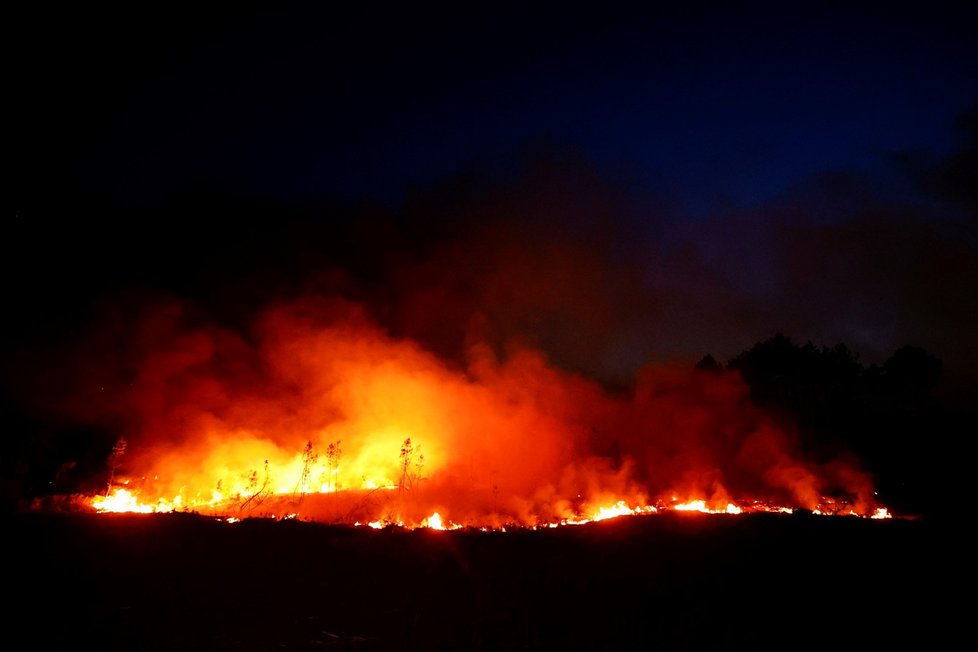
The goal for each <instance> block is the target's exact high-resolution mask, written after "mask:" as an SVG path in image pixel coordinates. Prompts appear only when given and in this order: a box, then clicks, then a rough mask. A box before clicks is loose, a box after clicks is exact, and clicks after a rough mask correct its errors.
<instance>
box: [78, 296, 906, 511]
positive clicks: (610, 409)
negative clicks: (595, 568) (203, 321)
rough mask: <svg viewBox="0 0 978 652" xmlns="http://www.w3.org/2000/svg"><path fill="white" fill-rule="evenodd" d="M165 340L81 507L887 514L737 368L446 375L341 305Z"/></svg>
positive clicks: (538, 365)
mask: <svg viewBox="0 0 978 652" xmlns="http://www.w3.org/2000/svg"><path fill="white" fill-rule="evenodd" d="M324 315H325V316H324ZM171 321H172V319H171ZM154 328H157V327H155V326H154ZM173 328H174V329H175V330H174V332H169V333H166V332H165V333H164V334H163V335H161V336H159V337H160V339H159V341H157V342H155V343H153V345H152V346H151V345H148V344H145V343H144V344H143V345H141V346H142V348H141V349H140V350H141V351H143V350H144V349H145V351H148V353H144V354H143V356H144V357H143V358H141V359H140V360H138V361H135V362H134V363H133V368H137V369H139V372H138V374H137V375H136V378H135V380H134V381H133V383H132V385H131V390H129V391H128V393H127V394H126V395H124V396H123V397H122V398H121V399H120V400H118V401H114V402H112V403H111V404H108V405H105V406H102V407H103V409H105V410H109V414H110V415H111V416H112V417H113V419H114V420H115V421H116V422H121V423H124V424H125V425H126V426H127V432H128V433H129V434H127V437H126V439H125V440H123V439H122V438H121V437H120V438H119V441H118V443H117V444H116V446H115V447H114V448H113V449H112V455H111V457H110V459H109V464H108V466H109V473H108V476H109V482H108V487H107V490H106V491H105V492H104V493H103V495H99V496H95V497H88V498H83V499H82V502H83V503H84V506H85V507H86V508H89V509H93V510H95V511H98V512H119V511H129V512H142V513H154V512H172V511H189V512H197V513H201V514H206V515H209V516H215V517H220V518H223V519H225V520H227V519H230V518H235V519H242V518H248V517H259V518H260V517H270V518H279V519H282V518H299V519H303V520H315V521H320V522H330V523H351V524H365V525H368V526H369V527H375V528H377V527H387V526H400V527H408V528H417V527H427V528H430V529H451V528H455V527H463V526H464V527H479V528H483V527H484V528H488V529H502V528H505V527H554V526H559V525H576V524H581V523H589V522H593V521H602V520H607V519H611V518H616V517H621V516H636V515H650V514H655V513H662V512H671V511H678V512H705V513H710V514H728V515H736V514H742V513H752V512H782V513H791V512H792V511H794V510H796V509H804V510H808V511H811V512H813V513H816V514H833V515H846V514H854V515H857V516H872V517H873V518H887V517H889V513H888V512H887V511H886V509H885V508H882V507H880V506H879V505H877V504H876V503H875V501H874V499H873V487H872V484H871V482H870V481H869V479H868V475H867V474H865V473H862V472H861V471H860V470H859V469H858V468H855V467H853V466H852V465H851V464H850V463H849V462H848V461H843V460H835V461H832V462H830V463H814V462H811V461H808V460H805V459H804V458H803V457H802V455H801V452H800V451H801V447H800V446H798V445H797V444H796V434H795V433H792V432H791V431H790V430H786V429H784V428H783V427H781V426H778V425H776V424H775V423H774V422H773V421H772V420H770V419H769V418H768V417H767V416H766V415H765V414H764V413H763V412H761V411H760V410H759V409H758V408H757V407H756V406H754V405H753V404H752V403H751V401H750V396H749V392H748V389H747V387H746V385H745V384H744V382H743V380H742V379H741V378H740V377H739V375H738V374H737V373H734V372H730V373H728V372H723V373H709V374H705V373H701V372H699V371H696V370H692V369H689V368H682V369H678V368H672V367H668V366H665V367H661V366H660V367H649V368H647V369H645V370H643V371H642V372H641V373H640V374H639V375H638V377H637V378H636V382H635V387H634V388H633V389H632V390H631V391H630V392H629V393H625V394H621V393H618V394H615V393H611V392H609V391H607V390H606V389H604V388H603V387H602V386H601V385H599V384H598V383H596V382H592V381H590V380H587V379H585V378H582V377H579V376H576V375H573V374H569V373H567V372H564V371H562V370H560V369H558V368H555V367H554V366H552V365H551V364H549V363H548V361H547V359H546V358H545V357H544V356H543V354H542V353H540V352H539V351H534V350H530V349H525V348H519V347H513V348H512V349H511V350H510V351H508V352H507V354H506V356H504V357H500V356H499V355H498V354H497V353H496V352H495V351H494V350H493V349H492V348H491V347H489V346H488V345H485V344H480V343H478V342H476V343H475V344H473V345H472V346H471V347H470V350H469V360H468V361H467V365H466V366H465V368H459V367H458V366H453V365H449V364H448V363H446V362H444V361H442V360H441V359H439V358H437V357H436V356H435V355H434V354H432V353H430V352H428V351H426V350H424V349H423V348H422V347H421V346H419V345H418V344H417V343H415V342H412V341H410V340H402V339H397V338H394V337H392V336H391V335H389V334H388V333H386V332H385V331H383V330H382V329H380V328H379V327H378V326H376V325H375V324H373V323H371V322H370V320H369V319H367V318H366V317H365V316H364V314H363V313H362V312H361V311H359V310H358V309H357V308H356V307H355V306H349V305H346V304H342V303H340V304H337V303H329V304H328V305H326V306H325V307H324V306H321V305H318V304H311V305H310V304H307V303H301V302H300V303H299V304H298V305H293V306H284V307H279V308H276V309H274V310H270V311H268V313H267V314H266V315H265V316H264V317H263V319H262V320H260V323H259V324H258V325H257V326H256V327H255V334H254V337H253V341H246V340H244V339H243V338H240V337H239V336H237V335H235V334H234V333H229V332H226V331H222V330H220V329H208V328H204V329H200V328H198V327H195V328H196V330H195V329H192V328H189V327H186V326H184V325H182V324H180V323H179V321H178V322H177V323H176V324H175V325H173ZM153 332H154V333H155V332H156V331H153ZM119 410H121V412H119ZM113 411H115V412H113ZM103 421H107V422H110V421H111V420H110V419H103ZM826 495H831V496H836V497H837V498H832V499H829V498H823V496H826ZM449 516H450V517H451V519H449Z"/></svg>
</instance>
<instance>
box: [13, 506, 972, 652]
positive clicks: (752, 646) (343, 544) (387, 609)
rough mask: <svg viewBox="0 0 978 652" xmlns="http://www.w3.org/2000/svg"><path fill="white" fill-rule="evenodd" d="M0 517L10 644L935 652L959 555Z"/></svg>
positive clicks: (821, 522)
mask: <svg viewBox="0 0 978 652" xmlns="http://www.w3.org/2000/svg"><path fill="white" fill-rule="evenodd" d="M6 520H7V527H6V528H5V538H6V540H7V544H8V545H7V546H6V548H7V550H8V553H7V554H8V555H9V556H8V568H7V571H6V573H5V575H6V577H5V578H4V579H5V585H6V589H7V590H6V594H7V598H8V604H11V603H12V605H13V608H12V609H10V608H9V607H8V608H7V609H6V610H5V614H6V615H7V616H8V617H11V619H10V622H9V623H7V625H6V632H7V633H8V635H9V636H10V640H14V641H18V640H20V641H22V643H20V644H18V645H17V646H15V647H17V648H18V649H38V650H40V649H44V650H55V649H64V650H78V649H98V650H540V649H559V650H633V649H647V650H686V649H688V650H702V649H712V650H732V649H742V650H757V649H778V650H783V649H819V648H831V649H852V648H857V647H863V648H866V649H872V650H880V649H887V648H894V649H907V648H908V647H913V646H917V645H921V646H926V647H927V648H928V649H935V648H936V649H948V648H950V647H952V644H953V643H952V642H954V641H956V640H957V639H958V638H959V636H961V635H962V634H963V633H965V632H966V625H967V624H968V619H969V618H970V616H968V612H969V608H966V605H967V604H970V599H969V598H967V595H970V594H971V592H972V586H971V583H970V582H971V580H970V575H971V573H970V571H969V570H968V569H970V568H971V562H970V559H968V560H967V564H966V563H965V558H964V557H963V556H962V554H961V551H963V550H966V549H967V548H968V545H967V541H964V540H961V539H959V538H957V537H951V536H948V532H947V531H946V529H945V528H944V527H943V526H942V525H941V524H939V523H935V522H933V521H927V520H916V521H908V520H892V521H882V522H881V521H869V520H861V519H855V518H849V517H819V516H813V515H810V514H804V515H800V514H795V515H791V516H787V515H773V514H754V515H749V516H736V517H729V516H724V515H716V516H708V515H702V514H667V515H654V516H646V517H633V518H620V519H614V520H611V521H604V522H600V523H594V524H590V525H586V526H580V527H566V528H559V529H555V530H543V531H509V532H505V533H503V532H478V531H464V530H462V531H455V532H434V531H425V530H418V531H400V530H396V529H388V530H383V531H375V530H370V529H368V528H353V527H345V526H331V525H322V524H314V523H305V522H299V521H279V522H276V521H270V520H247V521H243V522H240V523H236V524H233V525H229V524H226V523H221V522H217V521H215V520H214V519H211V518H207V517H203V516H196V515H190V514H170V515H151V516H139V515H101V516H96V515H90V514H89V515H84V514H42V513H24V514H15V515H8V517H7V518H6ZM969 554H970V553H969ZM962 591H963V592H964V596H962V597H961V598H957V597H955V596H956V595H958V594H960V593H961V592H962ZM969 638H970V637H969ZM965 640H967V639H965ZM4 647H8V646H6V645H5V646H4ZM8 649H11V648H9V647H8Z"/></svg>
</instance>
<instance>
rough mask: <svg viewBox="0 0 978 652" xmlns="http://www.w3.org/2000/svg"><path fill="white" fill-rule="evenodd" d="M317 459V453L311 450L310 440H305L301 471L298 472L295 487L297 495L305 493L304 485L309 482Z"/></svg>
mask: <svg viewBox="0 0 978 652" xmlns="http://www.w3.org/2000/svg"><path fill="white" fill-rule="evenodd" d="M318 459H319V453H317V452H315V451H314V450H313V447H312V440H309V441H307V442H306V447H305V448H304V449H302V472H301V473H300V474H299V483H298V484H297V485H296V488H295V493H296V494H297V495H300V496H301V495H302V494H304V493H306V485H307V484H308V483H309V477H310V476H311V475H312V467H313V466H314V465H315V464H316V461H317V460H318Z"/></svg>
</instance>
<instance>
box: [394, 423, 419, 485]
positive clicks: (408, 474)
mask: <svg viewBox="0 0 978 652" xmlns="http://www.w3.org/2000/svg"><path fill="white" fill-rule="evenodd" d="M415 454H417V455H418V457H417V459H415V457H414V455H415ZM400 462H401V479H400V480H399V481H398V483H397V490H398V492H400V493H402V494H403V493H404V492H412V491H414V490H415V489H417V487H418V485H419V483H420V482H421V469H423V468H424V454H423V453H422V452H421V446H420V445H418V446H415V445H414V444H412V443H411V438H410V437H408V438H407V439H405V440H404V443H403V444H401V454H400ZM412 463H413V466H414V470H413V471H412V470H411V466H412Z"/></svg>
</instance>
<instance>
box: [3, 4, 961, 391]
mask: <svg viewBox="0 0 978 652" xmlns="http://www.w3.org/2000/svg"><path fill="white" fill-rule="evenodd" d="M782 4H783V3H778V4H771V5H763V4H757V3H747V4H738V5H737V6H729V5H728V4H727V3H712V4H706V3H677V4H676V6H664V7H661V8H655V9H649V8H645V9H642V10H641V11H638V10H636V9H635V8H634V7H631V6H625V5H618V4H615V3H612V4H610V5H607V6H604V5H602V6H600V7H597V6H593V7H591V8H589V9H588V10H586V11H585V10H568V8H567V7H561V6H554V7H550V8H547V9H544V8H535V9H526V8H523V9H519V10H509V9H505V8H499V7H495V6H492V5H486V6H483V7H470V6H466V7H464V8H460V9H458V10H454V11H452V10H449V11H446V10H437V11H436V10H433V9H431V10H429V9H424V8H419V7H415V6H414V5H411V6H410V7H400V8H396V9H386V8H381V7H380V6H373V5H370V6H368V7H364V8H362V9H360V10H344V11H343V12H340V11H339V10H336V9H334V8H332V7H327V6H326V5H321V4H318V3H267V4H265V3H227V4H224V3H221V4H219V5H217V6H211V5H210V4H209V3H208V5H207V6H203V5H188V6H187V7H182V8H175V7H174V6H173V5H172V4H169V3H149V4H146V3H139V4H138V7H131V6H127V7H119V6H113V7H111V8H108V7H92V6H89V5H77V6H70V7H59V8H57V9H53V8H49V7H39V6H30V7H21V8H18V9H15V10H14V14H13V15H11V16H10V17H8V21H7V25H8V31H9V32H10V33H11V35H12V39H8V40H9V47H10V49H9V51H8V56H7V58H8V62H10V65H9V66H8V73H7V75H6V77H5V81H4V85H5V87H6V88H5V91H6V92H5V97H6V101H5V108H6V110H7V111H8V113H7V118H6V124H7V139H6V142H7V145H6V147H5V150H6V152H7V161H8V177H7V178H8V183H7V184H6V185H7V189H8V190H7V193H6V201H5V209H6V216H5V220H4V223H5V224H4V231H5V235H4V238H3V249H4V267H3V282H4V301H5V303H6V309H5V311H4V312H5V314H6V316H5V318H4V322H5V324H4V347H5V350H6V351H7V354H5V358H6V359H7V364H6V365H5V366H6V367H7V372H8V373H7V378H8V386H11V385H10V384H11V383H12V386H16V387H17V388H18V389H20V388H22V387H23V385H24V383H27V381H25V380H23V379H24V378H25V373H26V372H25V369H34V370H37V369H43V370H44V374H43V375H44V378H45V380H44V381H38V382H41V384H44V383H50V382H53V381H51V378H52V376H56V375H58V374H57V372H56V371H54V370H55V369H57V368H58V367H57V365H59V364H61V365H64V364H67V363H66V362H65V361H66V360H68V359H69V358H68V357H67V356H68V355H69V354H68V352H69V351H71V350H72V349H73V348H74V347H77V346H79V342H82V341H84V337H85V336H86V334H87V333H90V332H91V331H92V330H98V328H99V324H103V323H105V322H104V319H105V314H106V313H110V314H115V315H117V316H118V314H120V311H121V314H128V313H126V311H127V310H135V308H131V306H133V305H140V304H141V303H145V302H148V301H153V300H156V299H157V298H158V297H172V296H176V297H180V298H181V299H187V300H189V301H192V302H194V304H195V305H196V306H198V307H199V309H200V310H201V311H202V313H204V314H205V315H206V318H207V319H213V320H217V321H220V322H222V323H226V324H232V325H234V324H238V323H247V320H248V318H249V315H250V314H252V313H253V312H254V311H256V310H258V309H259V307H260V306H263V305H266V304H268V303H269V302H271V301H274V300H275V299H276V298H277V297H282V296H294V295H297V294H301V293H308V292H322V293H325V294H340V295H343V296H346V297H349V298H352V299H354V300H357V301H362V302H364V303H365V304H366V305H368V306H370V309H371V310H372V313H373V315H374V316H375V318H376V319H377V320H378V321H379V322H380V323H382V324H383V325H384V326H385V327H386V328H388V329H389V330H390V331H391V332H392V333H393V334H394V335H406V336H410V337H413V338H415V339H417V340H418V341H419V342H421V343H422V345H424V346H425V347H427V348H430V349H432V350H434V351H436V352H437V353H438V354H440V355H443V356H445V357H447V358H451V357H452V356H459V355H460V351H461V349H462V348H464V343H465V341H466V338H467V337H468V335H469V334H471V329H472V328H473V323H476V322H478V323H481V324H483V326H482V328H483V329H484V330H485V333H487V334H488V335H487V337H489V338H490V339H494V340H495V341H498V342H505V341H507V340H509V339H512V338H514V337H518V338H521V339H524V340H526V341H529V342H530V343H531V344H533V345H535V346H537V347H539V348H541V349H542V350H544V351H546V352H547V353H548V355H550V356H551V358H552V360H553V361H554V362H555V363H556V364H558V365H559V366H562V367H565V368H568V369H571V370H575V371H583V372H586V373H587V374H589V375H590V376H592V377H596V378H599V379H603V380H607V381H608V382H612V383H613V382H619V381H622V380H623V379H627V378H629V377H630V376H631V374H633V373H634V371H635V370H636V369H637V368H639V367H641V366H642V365H644V364H647V363H649V362H657V361H665V360H674V359H681V360H690V361H695V360H697V359H699V358H700V357H701V356H703V355H705V354H707V353H710V354H713V355H714V356H715V357H716V358H717V359H719V360H721V361H723V360H727V359H729V358H730V357H732V356H734V355H736V354H737V353H739V352H740V351H742V350H744V349H746V348H748V347H749V346H750V345H751V344H753V343H754V342H756V341H758V340H761V339H763V338H767V337H770V336H772V335H773V334H775V333H777V332H783V333H785V334H787V335H789V336H790V337H792V338H793V339H794V340H795V341H798V342H806V341H809V340H810V341H812V342H814V343H815V344H816V345H818V346H833V345H835V344H836V343H838V342H845V343H846V344H847V345H848V346H849V347H850V348H851V349H852V350H854V351H856V352H857V353H859V354H860V356H861V359H862V360H864V361H866V362H867V363H872V362H879V361H882V360H884V359H885V358H886V357H887V356H889V355H890V354H891V353H892V352H893V351H894V350H895V349H896V348H897V347H900V346H902V345H905V344H913V345H918V346H922V347H924V348H926V349H927V350H929V351H931V352H933V353H934V354H935V355H937V356H938V357H940V358H941V359H942V360H943V361H944V363H945V372H946V376H947V378H949V379H951V380H949V382H952V384H953V382H956V383H958V385H957V387H959V388H961V387H967V386H968V385H966V381H968V379H973V378H975V377H976V374H975V370H976V369H978V338H976V337H975V326H976V324H978V255H976V254H978V231H976V216H978V202H976V194H975V188H976V187H978V181H976V167H975V165H976V164H975V161H976V154H975V152H976V150H975V147H976V143H978V140H976V138H978V117H976V116H978V114H976V107H978V40H976V39H975V38H974V25H975V24H978V21H976V20H975V19H976V15H975V11H974V8H973V7H972V8H971V9H970V10H969V9H960V8H952V4H951V3H948V4H947V5H944V4H942V3H926V4H921V5H918V6H916V7H912V8H893V7H889V6H886V5H878V6H876V7H875V8H872V9H854V8H851V7H850V6H849V4H850V3H806V4H803V5H792V6H791V7H790V8H786V7H784V6H782ZM120 306H122V307H121V308H120ZM26 375H28V376H29V375H30V374H26ZM11 378H13V379H14V380H13V381H11V380H10V379H11Z"/></svg>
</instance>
